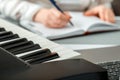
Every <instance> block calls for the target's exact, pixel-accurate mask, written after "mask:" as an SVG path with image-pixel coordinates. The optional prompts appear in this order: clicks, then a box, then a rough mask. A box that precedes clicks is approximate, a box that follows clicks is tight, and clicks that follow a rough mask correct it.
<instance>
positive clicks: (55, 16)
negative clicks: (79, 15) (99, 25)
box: [33, 5, 115, 28]
mask: <svg viewBox="0 0 120 80" xmlns="http://www.w3.org/2000/svg"><path fill="white" fill-rule="evenodd" d="M84 15H85V16H97V17H99V18H100V19H101V20H103V21H107V22H110V23H114V22H115V15H114V13H113V11H112V9H110V8H107V7H105V6H103V5H100V6H97V7H94V8H92V9H89V10H87V11H85V12H84ZM70 19H71V16H70V15H69V13H68V12H64V14H63V13H61V12H60V11H58V10H56V9H54V8H53V9H40V10H39V11H38V12H37V13H36V15H35V16H34V19H33V20H34V21H35V22H39V23H42V24H44V25H45V26H47V27H49V28H63V27H65V26H66V25H67V24H68V22H69V21H70Z"/></svg>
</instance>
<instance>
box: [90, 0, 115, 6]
mask: <svg viewBox="0 0 120 80" xmlns="http://www.w3.org/2000/svg"><path fill="white" fill-rule="evenodd" d="M112 1H113V0H90V5H89V7H88V8H93V7H96V6H98V5H105V6H106V7H111V2H112Z"/></svg>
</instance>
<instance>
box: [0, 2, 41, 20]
mask: <svg viewBox="0 0 120 80" xmlns="http://www.w3.org/2000/svg"><path fill="white" fill-rule="evenodd" d="M40 8H41V6H39V5H36V4H33V3H30V2H27V1H22V0H0V12H1V13H2V14H3V15H4V16H6V17H10V18H12V19H14V20H32V18H33V16H34V14H35V13H36V12H37V11H38V10H39V9H40Z"/></svg>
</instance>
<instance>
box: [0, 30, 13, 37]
mask: <svg viewBox="0 0 120 80" xmlns="http://www.w3.org/2000/svg"><path fill="white" fill-rule="evenodd" d="M10 34H13V33H12V32H11V31H3V32H0V37H2V36H6V35H10Z"/></svg>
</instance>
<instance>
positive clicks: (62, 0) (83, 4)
mask: <svg viewBox="0 0 120 80" xmlns="http://www.w3.org/2000/svg"><path fill="white" fill-rule="evenodd" d="M56 1H57V4H58V5H59V6H60V7H61V9H63V10H70V11H84V10H85V9H86V8H87V7H88V5H89V3H90V0H56Z"/></svg>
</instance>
